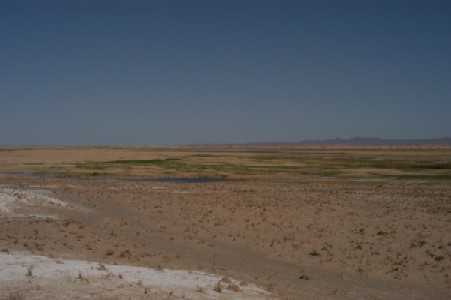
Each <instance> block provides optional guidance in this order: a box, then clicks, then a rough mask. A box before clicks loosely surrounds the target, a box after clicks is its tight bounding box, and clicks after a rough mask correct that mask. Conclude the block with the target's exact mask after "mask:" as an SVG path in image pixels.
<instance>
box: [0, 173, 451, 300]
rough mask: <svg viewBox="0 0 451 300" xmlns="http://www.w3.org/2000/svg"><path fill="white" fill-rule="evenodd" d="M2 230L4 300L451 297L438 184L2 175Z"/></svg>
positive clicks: (446, 216)
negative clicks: (169, 180)
mask: <svg viewBox="0 0 451 300" xmlns="http://www.w3.org/2000/svg"><path fill="white" fill-rule="evenodd" d="M0 228H1V229H2V230H1V231H0V251H1V252H2V254H1V255H0V298H2V299H3V298H6V299H21V298H23V299H28V298H39V297H41V296H42V295H45V296H46V297H50V298H58V297H66V298H77V297H86V298H108V299H111V298H115V297H116V298H118V299H119V298H124V297H131V298H138V299H139V298H147V297H149V298H180V297H183V296H184V297H186V298H193V299H197V298H214V297H219V298H231V299H235V298H239V297H241V298H245V299H249V298H250V299H266V298H280V299H450V298H451V279H450V274H451V238H450V234H449V232H450V231H451V185H450V184H449V181H448V180H394V179H368V178H363V179H362V178H361V179H350V178H348V179H346V178H318V177H315V178H310V177H294V176H292V175H290V176H288V175H286V174H276V175H274V176H272V177H266V178H255V179H249V180H245V181H243V180H241V181H239V180H232V181H225V182H215V183H203V184H186V183H164V182H139V181H121V180H117V179H116V180H109V179H106V178H103V179H101V178H100V179H99V178H97V179H96V180H93V179H89V178H80V179H69V178H38V177H33V176H26V175H23V174H22V175H11V174H9V175H5V174H4V175H3V176H0ZM102 265H103V266H104V267H101V266H102ZM30 267H31V270H30V269H29V268H30ZM104 269H105V270H104ZM106 270H108V271H106ZM29 271H31V273H32V274H31V275H30V274H29V273H30V272H29ZM61 272H62V273H61ZM138 272H140V273H138ZM171 272H175V273H171ZM61 274H63V275H61ZM137 274H141V275H137ZM143 274H146V275H145V276H144V275H143ZM155 274H157V275H158V274H159V275H161V276H162V277H158V276H157V275H155ZM176 274H177V275H176ZM28 275H30V276H28ZM140 276H141V277H140ZM155 276H157V277H155ZM168 278H171V280H169V279H168ZM177 278H178V279H177ZM172 279H174V280H175V281H172ZM141 280H142V281H141ZM221 280H223V281H222V282H221V292H218V291H215V286H216V284H217V283H218V282H219V281H221ZM62 282H63V283H64V284H63V285H62V284H61V283H62ZM61 286H64V287H67V288H61ZM96 291H100V292H99V293H97V294H96Z"/></svg>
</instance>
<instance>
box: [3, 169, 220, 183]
mask: <svg viewBox="0 0 451 300" xmlns="http://www.w3.org/2000/svg"><path fill="white" fill-rule="evenodd" d="M0 176H31V177H37V178H49V179H74V180H76V179H82V180H83V179H84V180H86V179H88V180H96V181H126V182H161V183H196V184H199V183H215V182H217V183H219V182H226V180H224V179H221V178H213V177H154V178H152V177H151V178H140V177H100V176H68V175H60V174H42V173H27V172H14V173H1V174H0Z"/></svg>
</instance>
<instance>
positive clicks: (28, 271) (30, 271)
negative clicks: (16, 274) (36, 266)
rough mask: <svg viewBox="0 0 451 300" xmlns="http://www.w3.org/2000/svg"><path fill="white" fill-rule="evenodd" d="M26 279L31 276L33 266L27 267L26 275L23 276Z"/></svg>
mask: <svg viewBox="0 0 451 300" xmlns="http://www.w3.org/2000/svg"><path fill="white" fill-rule="evenodd" d="M25 275H26V276H27V277H31V276H33V266H29V267H28V268H27V273H26V274H25Z"/></svg>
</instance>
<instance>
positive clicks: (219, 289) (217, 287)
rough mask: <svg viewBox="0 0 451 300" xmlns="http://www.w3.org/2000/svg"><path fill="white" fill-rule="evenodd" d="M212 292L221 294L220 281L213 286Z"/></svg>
mask: <svg viewBox="0 0 451 300" xmlns="http://www.w3.org/2000/svg"><path fill="white" fill-rule="evenodd" d="M213 290H214V291H215V292H217V293H221V292H222V286H221V281H218V282H217V283H216V284H215V286H214V287H213Z"/></svg>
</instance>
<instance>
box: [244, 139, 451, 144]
mask: <svg viewBox="0 0 451 300" xmlns="http://www.w3.org/2000/svg"><path fill="white" fill-rule="evenodd" d="M248 145H306V146H309V145H312V146H313V145H319V146H321V145H328V146H329V145H387V146H388V145H451V138H450V137H443V138H439V139H382V138H377V137H353V138H349V139H342V138H336V139H325V140H319V139H318V140H304V141H301V142H280V143H249V144H248Z"/></svg>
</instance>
